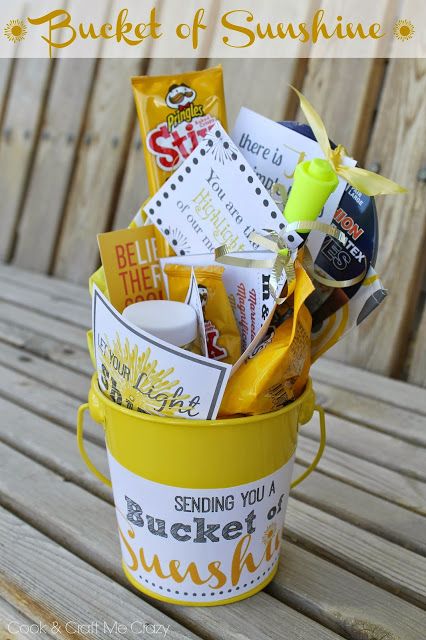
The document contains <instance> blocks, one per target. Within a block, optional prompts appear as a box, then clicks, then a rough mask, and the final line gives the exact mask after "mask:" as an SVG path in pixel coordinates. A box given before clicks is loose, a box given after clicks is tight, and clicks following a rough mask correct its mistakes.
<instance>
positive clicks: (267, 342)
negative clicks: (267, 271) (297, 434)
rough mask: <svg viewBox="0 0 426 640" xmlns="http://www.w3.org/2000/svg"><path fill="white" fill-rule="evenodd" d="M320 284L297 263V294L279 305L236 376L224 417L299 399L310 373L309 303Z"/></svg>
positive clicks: (224, 403) (224, 404)
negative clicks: (307, 301)
mask: <svg viewBox="0 0 426 640" xmlns="http://www.w3.org/2000/svg"><path fill="white" fill-rule="evenodd" d="M313 290H314V287H313V285H312V282H311V280H310V278H309V277H308V275H307V274H306V272H305V270H304V269H303V267H302V266H301V265H300V264H299V263H296V287H295V290H294V293H293V295H292V296H291V297H290V298H289V300H288V301H286V302H285V303H284V304H282V305H279V306H278V307H277V310H276V312H275V314H274V317H273V319H272V322H271V324H270V326H269V328H268V331H267V333H266V335H265V338H264V339H263V341H262V342H261V343H260V344H259V345H258V347H257V348H256V349H255V350H254V352H253V353H252V354H251V355H250V356H249V358H248V359H247V360H246V361H245V362H244V364H242V365H241V366H240V368H239V369H237V371H236V372H235V373H234V374H233V375H232V376H231V378H230V380H229V382H228V385H227V387H226V390H225V394H224V396H223V400H222V404H221V407H220V411H219V417H222V418H224V417H231V416H236V415H256V414H260V413H268V412H270V411H276V410H277V409H280V408H281V407H283V406H284V405H285V404H287V403H288V402H291V401H292V400H294V399H295V398H297V397H298V396H299V395H300V394H301V393H302V391H303V390H304V388H305V385H306V382H307V380H308V376H309V369H310V364H311V360H310V354H311V339H310V332H311V324H312V318H311V314H310V313H309V311H308V310H307V308H306V307H305V305H304V302H305V300H306V298H307V297H308V296H309V295H310V294H311V293H312V291H313Z"/></svg>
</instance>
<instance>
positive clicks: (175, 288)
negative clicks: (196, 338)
mask: <svg viewBox="0 0 426 640" xmlns="http://www.w3.org/2000/svg"><path fill="white" fill-rule="evenodd" d="M223 272H224V268H223V267H219V266H206V267H194V273H195V278H196V280H197V283H198V291H199V294H200V299H201V305H202V308H203V314H204V327H205V332H206V342H207V353H208V357H209V358H211V359H213V360H220V361H221V362H227V363H228V364H234V363H235V362H236V361H237V360H238V358H239V357H240V355H241V337H240V332H239V330H238V326H237V322H236V320H235V316H234V314H233V311H232V308H231V303H230V302H229V298H228V295H227V293H226V289H225V285H224V284H223V281H222V274H223ZM164 273H165V275H166V278H167V283H168V292H169V298H170V300H177V301H178V302H184V300H185V298H186V294H187V292H188V287H189V281H190V277H191V267H188V266H184V265H181V264H167V265H166V266H165V268H164Z"/></svg>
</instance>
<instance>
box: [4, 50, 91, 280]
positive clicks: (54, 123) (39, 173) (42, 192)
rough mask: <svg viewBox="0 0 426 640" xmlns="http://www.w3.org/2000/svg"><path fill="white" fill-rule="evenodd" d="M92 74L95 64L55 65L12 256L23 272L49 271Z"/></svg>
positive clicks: (66, 62)
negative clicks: (35, 245)
mask: <svg viewBox="0 0 426 640" xmlns="http://www.w3.org/2000/svg"><path fill="white" fill-rule="evenodd" d="M95 68H96V59H95V58H91V59H84V60H82V59H68V60H58V61H57V62H56V66H55V70H54V75H53V79H52V85H51V88H50V91H49V95H48V101H47V106H46V114H45V117H44V120H43V128H42V132H41V136H40V139H39V142H38V145H37V150H36V154H35V159H34V164H33V168H32V173H31V180H30V183H29V186H28V190H27V193H26V197H25V204H24V208H23V211H22V216H21V221H20V225H19V229H18V238H17V245H16V247H15V251H14V256H13V262H14V263H15V264H17V265H19V266H21V267H23V268H27V269H32V270H36V271H41V272H44V273H47V272H48V271H49V269H50V265H51V261H52V257H53V255H54V251H55V246H56V242H57V237H58V232H59V230H60V227H61V221H62V212H63V208H64V204H65V201H66V196H67V191H68V185H69V182H70V179H71V175H72V170H73V166H74V160H75V156H76V150H77V145H78V140H79V138H80V133H81V128H82V126H83V121H84V115H85V109H86V102H87V99H88V96H89V93H90V87H91V84H92V82H93V74H94V70H95ZM64 96H66V98H64ZM41 231H42V233H41ZM34 238H37V250H36V251H35V250H34Z"/></svg>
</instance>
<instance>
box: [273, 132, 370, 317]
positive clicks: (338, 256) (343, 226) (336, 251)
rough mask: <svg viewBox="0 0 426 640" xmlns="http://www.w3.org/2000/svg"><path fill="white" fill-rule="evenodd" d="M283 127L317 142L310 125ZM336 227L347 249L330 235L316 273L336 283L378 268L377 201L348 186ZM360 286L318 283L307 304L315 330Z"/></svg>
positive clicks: (335, 216) (337, 215)
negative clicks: (370, 268)
mask: <svg viewBox="0 0 426 640" xmlns="http://www.w3.org/2000/svg"><path fill="white" fill-rule="evenodd" d="M280 124H281V125H283V126H285V127H288V128H289V129H292V130H293V131H296V132H297V133H300V134H302V135H304V136H306V137H308V138H311V140H316V138H315V136H314V134H313V132H312V129H311V127H310V126H309V125H307V124H301V123H299V122H293V121H285V122H280ZM330 145H331V147H332V149H335V148H336V145H335V144H334V142H332V141H331V140H330ZM332 224H333V225H334V226H335V227H337V228H338V229H339V230H341V231H343V232H344V233H345V235H346V238H347V242H346V246H345V247H344V246H343V245H342V244H341V243H340V242H338V241H337V240H335V239H334V238H331V237H330V236H327V237H326V238H325V239H324V242H323V244H322V246H321V249H320V251H319V253H318V256H317V258H316V260H315V269H316V271H318V272H319V273H320V274H322V275H323V276H325V277H329V278H333V279H334V280H350V279H352V278H356V277H357V276H359V275H361V274H362V273H364V272H367V271H368V269H369V267H370V266H372V267H374V265H375V262H376V257H377V249H378V244H379V229H378V222H377V211H376V205H375V202H374V198H373V197H370V196H366V195H365V194H364V193H361V192H360V191H358V190H357V189H354V187H352V186H351V185H350V184H348V185H347V187H346V189H345V191H344V193H343V195H342V197H341V199H340V202H339V206H338V208H337V210H336V212H335V214H334V219H333V222H332ZM360 286H361V283H358V284H356V285H353V286H352V287H346V288H339V289H333V288H330V287H326V286H324V285H321V284H318V283H317V284H316V290H315V292H314V293H313V294H312V295H311V296H310V298H309V299H308V301H307V306H308V308H309V310H310V312H311V313H312V318H313V325H314V327H315V326H318V325H320V324H322V322H323V321H324V320H325V319H326V318H328V317H329V316H330V315H332V314H333V313H334V312H335V311H337V310H338V309H339V308H340V307H342V306H343V305H344V304H346V303H347V302H348V300H349V299H351V298H352V297H353V296H354V295H355V293H356V292H357V291H358V289H359V288H360Z"/></svg>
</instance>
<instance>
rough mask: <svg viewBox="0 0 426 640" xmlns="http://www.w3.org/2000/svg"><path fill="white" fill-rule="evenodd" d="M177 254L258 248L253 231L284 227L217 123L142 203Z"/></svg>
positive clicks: (276, 211) (281, 219) (266, 195)
mask: <svg viewBox="0 0 426 640" xmlns="http://www.w3.org/2000/svg"><path fill="white" fill-rule="evenodd" d="M145 212H146V213H147V215H149V216H150V218H151V219H152V221H153V223H154V224H156V225H157V227H158V229H159V230H160V231H161V233H162V234H163V235H164V237H165V239H166V240H167V242H168V243H169V244H170V245H171V246H172V248H173V249H174V251H175V253H176V254H177V255H181V256H183V255H191V254H196V253H213V252H214V249H215V248H216V247H218V246H220V245H222V244H228V245H229V247H230V250H231V251H244V250H253V249H257V248H258V245H257V244H256V243H253V242H251V241H250V240H249V239H248V237H249V235H250V233H251V232H252V231H254V230H256V231H261V230H262V229H273V230H274V231H280V230H281V229H283V228H284V220H283V216H282V213H281V212H280V210H279V209H278V207H277V205H276V204H275V202H274V201H273V199H272V198H271V196H270V194H269V193H268V192H267V191H266V190H265V189H264V187H263V185H262V183H261V182H260V181H259V179H258V178H257V176H256V174H255V173H254V171H253V170H252V169H251V167H250V165H249V164H248V163H247V162H246V160H245V158H244V156H243V155H241V154H240V153H239V151H238V149H237V148H236V146H235V145H234V143H233V142H232V140H231V138H230V137H229V136H228V135H227V133H226V132H225V130H224V129H223V127H222V126H221V125H220V124H219V123H218V124H217V125H216V126H215V127H213V129H211V130H210V131H209V133H208V134H207V135H206V137H205V138H204V139H203V140H202V141H201V142H200V144H199V145H198V147H197V148H196V149H195V151H193V153H192V154H191V155H190V156H189V158H188V159H187V160H186V161H185V162H184V163H183V164H182V165H181V166H180V167H179V169H178V170H177V171H176V172H175V173H174V174H173V175H172V176H171V177H170V178H169V179H168V180H167V182H166V183H165V184H164V185H163V186H162V187H161V189H160V190H159V191H158V192H157V193H156V195H155V196H154V197H153V198H152V199H151V200H150V201H149V202H148V203H147V204H146V205H145Z"/></svg>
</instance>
